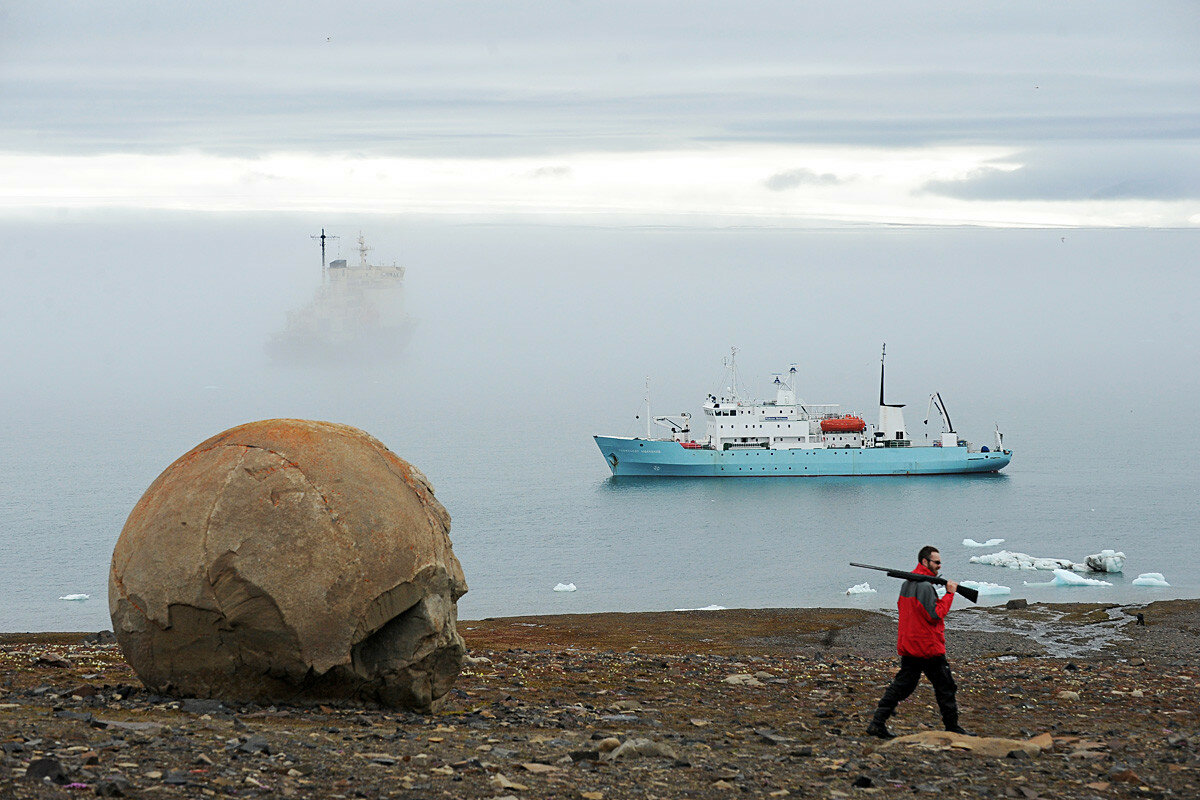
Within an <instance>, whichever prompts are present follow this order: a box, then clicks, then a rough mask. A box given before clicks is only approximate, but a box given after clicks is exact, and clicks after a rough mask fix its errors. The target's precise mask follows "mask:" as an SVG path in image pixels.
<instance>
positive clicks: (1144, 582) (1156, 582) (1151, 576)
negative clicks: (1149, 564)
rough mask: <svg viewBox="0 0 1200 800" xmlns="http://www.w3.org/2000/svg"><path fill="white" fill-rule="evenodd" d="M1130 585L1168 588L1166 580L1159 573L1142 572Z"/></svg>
mask: <svg viewBox="0 0 1200 800" xmlns="http://www.w3.org/2000/svg"><path fill="white" fill-rule="evenodd" d="M1131 583H1132V584H1133V585H1134V586H1170V585H1171V584H1169V583H1167V579H1166V578H1164V577H1163V574H1162V573H1161V572H1143V573H1142V574H1141V575H1138V576H1137V577H1136V578H1134V579H1133V580H1132V581H1131Z"/></svg>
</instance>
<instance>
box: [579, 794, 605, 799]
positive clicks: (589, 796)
mask: <svg viewBox="0 0 1200 800" xmlns="http://www.w3.org/2000/svg"><path fill="white" fill-rule="evenodd" d="M579 796H580V797H582V798H583V800H604V792H580V793H579Z"/></svg>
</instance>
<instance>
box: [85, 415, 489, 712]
mask: <svg viewBox="0 0 1200 800" xmlns="http://www.w3.org/2000/svg"><path fill="white" fill-rule="evenodd" d="M449 529H450V515H449V514H448V513H447V512H446V509H445V508H444V507H443V506H442V504H441V503H439V502H438V501H437V499H436V498H435V497H434V494H433V489H432V487H431V486H430V485H429V482H428V480H427V479H426V478H425V476H424V475H422V474H421V472H420V471H419V470H418V469H416V468H415V467H413V466H412V465H411V464H409V463H407V462H406V461H404V460H403V459H401V458H399V457H397V456H396V455H395V454H394V453H392V452H391V451H390V450H388V449H387V448H386V447H384V446H383V445H382V444H381V443H380V442H379V441H377V440H376V439H374V438H372V437H371V436H369V435H367V434H366V433H364V432H362V431H360V430H358V429H356V428H352V427H350V426H347V425H338V424H335V423H329V422H316V421H310V420H295V419H275V420H264V421H261V422H251V423H248V424H245V425H240V426H238V427H236V428H232V429H230V430H228V431H225V432H224V433H221V434H218V435H217V436H214V437H212V438H211V439H209V440H207V441H205V442H203V443H201V444H199V445H197V446H196V447H195V448H193V449H192V450H190V451H189V452H187V453H185V454H184V455H183V456H181V457H180V458H179V459H177V460H176V461H175V463H173V464H171V466H169V467H167V469H166V470H165V471H164V472H163V473H162V474H161V475H159V476H158V478H157V479H156V480H155V481H154V483H152V484H151V485H150V488H149V489H147V490H146V493H145V494H144V495H143V496H142V498H141V500H139V501H138V503H137V505H136V506H135V507H134V509H133V511H132V513H130V515H129V519H128V521H127V522H126V523H125V527H124V529H123V530H122V531H121V536H120V538H119V539H118V541H117V544H116V548H115V549H114V551H113V560H112V569H111V572H110V574H109V590H108V596H109V611H110V613H111V614H112V620H113V630H114V631H115V633H116V636H117V640H118V642H119V643H120V645H121V649H122V650H123V651H124V653H125V656H126V658H127V660H128V661H129V663H130V665H131V666H132V667H133V669H134V670H135V671H136V672H137V674H138V677H140V678H141V679H142V681H143V682H145V684H146V685H147V686H148V687H150V688H151V689H153V690H155V691H159V692H163V693H168V694H176V695H186V696H195V697H211V698H222V699H229V700H238V701H255V702H265V701H275V700H281V701H291V702H303V701H306V700H309V701H319V700H332V699H351V700H363V701H367V702H376V703H381V704H383V705H387V706H397V707H405V708H410V709H413V710H429V709H432V708H434V707H436V706H437V705H438V703H439V701H440V700H441V698H442V697H443V696H444V695H445V694H446V692H448V691H449V690H450V688H451V686H452V684H453V682H454V679H455V677H456V676H457V675H458V673H459V670H460V669H461V667H462V658H463V652H464V649H463V643H462V638H461V637H460V636H459V634H458V632H457V629H456V617H457V605H456V603H457V600H458V598H459V597H461V596H462V595H463V594H464V593H465V592H466V591H467V584H466V580H465V578H464V577H463V572H462V567H461V565H460V564H459V563H458V559H457V558H455V556H454V552H453V550H452V549H451V545H450V537H449Z"/></svg>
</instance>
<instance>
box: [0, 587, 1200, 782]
mask: <svg viewBox="0 0 1200 800" xmlns="http://www.w3.org/2000/svg"><path fill="white" fill-rule="evenodd" d="M1135 608H1136V609H1138V611H1137V613H1142V614H1143V619H1144V622H1145V624H1144V625H1138V624H1137V622H1136V618H1135V617H1134V616H1132V615H1131V613H1130V612H1134V610H1135ZM956 617H958V619H957V620H956ZM948 620H949V621H950V623H951V625H950V626H949V630H948V633H947V639H948V644H949V651H950V652H949V657H950V661H951V664H952V666H953V669H954V674H955V677H956V680H957V681H958V683H959V687H960V688H959V705H960V707H961V708H962V711H963V717H962V724H963V725H964V727H966V728H967V729H968V730H969V731H971V732H972V733H974V734H976V736H972V737H964V738H963V739H961V740H958V741H951V740H948V739H945V738H944V737H939V734H938V732H937V730H938V727H939V725H938V722H939V720H938V717H937V711H936V706H935V704H934V703H933V697H932V692H931V691H930V690H929V687H928V685H927V684H922V686H921V687H919V688H918V690H917V692H916V693H915V694H914V695H913V697H911V698H909V700H907V701H905V702H904V703H903V704H902V705H901V707H900V709H899V711H898V713H897V715H896V716H895V717H894V718H893V719H892V720H891V721H890V722H889V726H890V727H891V728H892V730H893V732H895V733H897V734H900V735H905V736H907V737H910V738H906V739H902V740H900V741H898V742H891V743H886V744H885V743H884V742H882V741H880V740H878V739H874V738H871V737H868V736H866V735H865V733H864V729H865V727H866V724H867V721H868V720H869V718H870V714H871V712H872V710H873V708H874V704H875V701H876V700H877V699H878V697H879V695H880V694H881V693H882V691H883V689H884V687H885V686H886V685H887V683H888V681H890V679H891V677H892V674H893V672H894V670H895V654H894V651H892V649H891V648H892V647H893V646H894V641H895V639H894V637H895V623H894V620H893V619H891V618H890V617H889V615H887V614H884V613H881V612H875V611H865V610H857V609H820V608H817V609H742V610H737V609H732V610H726V611H687V612H640V613H638V612H635V613H608V614H573V615H552V616H534V617H507V618H492V619H487V620H471V621H464V622H463V623H461V624H460V630H461V632H462V634H463V636H464V639H465V640H466V642H467V646H468V650H469V655H470V657H469V658H468V659H467V663H466V665H465V666H464V668H463V671H462V673H461V674H460V676H459V678H458V680H457V681H456V683H455V686H454V688H453V689H452V690H451V692H450V694H449V695H447V698H446V701H445V703H444V704H443V705H442V706H441V707H440V708H439V709H438V710H437V711H436V712H434V713H429V714H423V715H422V714H413V713H409V712H405V711H398V710H395V709H386V708H379V707H373V706H364V705H360V704H352V703H338V704H335V703H330V704H322V705H315V706H313V705H306V706H299V705H287V704H282V703H281V704H277V705H272V706H267V707H263V706H261V705H255V704H232V703H231V704H229V705H226V704H224V703H222V702H220V701H219V700H211V699H188V698H172V697H163V696H159V695H155V694H152V693H150V692H148V691H147V690H145V689H144V688H143V687H142V686H141V685H140V683H139V682H138V680H137V678H136V677H135V676H134V675H133V672H132V670H131V669H130V668H129V666H128V665H127V664H126V663H125V661H124V659H123V658H122V655H121V651H120V648H119V647H118V646H117V645H115V644H89V643H83V639H84V638H92V637H95V634H74V633H40V634H39V633H31V634H20V633H15V634H14V633H9V634H0V797H5V798H9V797H12V798H20V799H21V800H24V799H25V798H39V799H41V798H64V797H68V796H75V797H78V796H80V791H83V790H86V791H84V794H88V795H93V794H98V795H101V796H125V797H139V796H145V797H151V796H153V797H171V798H175V797H178V798H196V797H216V798H225V797H239V798H241V797H275V796H281V797H288V798H314V799H315V798H326V797H329V798H335V800H341V799H342V798H345V799H346V800H350V798H359V797H363V798H412V799H413V800H416V798H425V799H426V800H428V798H431V797H448V796H449V797H460V798H465V799H467V800H475V799H476V798H478V800H488V799H492V800H494V799H495V798H509V797H516V798H571V799H572V800H616V798H627V797H628V798H639V799H641V800H659V799H660V798H675V797H688V798H697V800H724V799H725V798H729V797H732V796H742V795H747V796H751V797H756V798H758V797H761V798H771V797H787V796H795V797H821V798H835V799H836V800H840V799H841V798H851V797H865V796H866V794H865V793H864V792H863V790H867V791H868V792H869V793H871V794H875V795H878V796H880V797H888V798H891V797H895V798H899V797H906V798H907V797H911V796H913V795H914V794H917V795H923V796H934V795H937V796H945V795H946V794H947V793H951V794H960V793H964V792H965V793H967V794H968V795H970V796H979V797H1013V796H1015V797H1026V798H1036V797H1056V798H1087V799H1088V800H1091V798H1107V797H1127V796H1136V797H1170V796H1178V797H1195V796H1200V703H1198V702H1197V699H1198V698H1200V667H1198V664H1200V657H1198V656H1200V601H1157V602H1154V603H1150V604H1148V605H1145V606H1138V607H1130V606H1125V607H1117V606H1111V605H1107V604H1054V605H1053V606H1049V605H1048V606H1039V605H1036V604H1035V605H1032V606H1030V607H1028V608H1026V609H1013V610H1009V609H1004V608H1003V607H989V608H985V609H967V610H964V609H954V610H952V611H951V613H950V615H949V617H948ZM1005 626H1007V628H1006V627H1005ZM1047 630H1048V631H1050V632H1051V633H1054V634H1056V635H1057V636H1058V639H1057V641H1075V640H1078V642H1077V643H1089V642H1090V643H1091V644H1092V645H1094V647H1092V648H1091V649H1084V650H1082V651H1081V654H1077V655H1072V656H1069V657H1065V656H1064V657H1053V656H1049V655H1048V654H1047V649H1046V646H1045V641H1046V640H1045V639H1039V638H1038V637H1039V636H1041V635H1042V634H1044V633H1045V632H1046V631H1047ZM1080 646H1082V645H1080ZM613 754H617V755H613ZM43 776H44V777H45V779H43ZM46 779H48V780H49V782H47V780H46ZM68 785H71V786H74V788H75V789H77V790H80V791H72V790H69V789H67V788H66V787H67V786H68Z"/></svg>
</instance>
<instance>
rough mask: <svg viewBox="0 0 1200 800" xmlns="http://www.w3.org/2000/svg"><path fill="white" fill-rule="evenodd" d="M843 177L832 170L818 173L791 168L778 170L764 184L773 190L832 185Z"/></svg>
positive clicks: (780, 190) (840, 181) (839, 181)
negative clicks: (782, 170) (783, 170)
mask: <svg viewBox="0 0 1200 800" xmlns="http://www.w3.org/2000/svg"><path fill="white" fill-rule="evenodd" d="M843 182H844V181H842V179H841V178H839V177H838V176H837V175H834V174H833V173H831V172H824V173H818V172H814V171H812V170H811V169H803V168H801V169H789V170H787V171H785V172H776V173H775V174H774V175H772V176H771V177H769V178H767V179H766V180H765V181H763V185H764V186H766V187H767V188H768V189H770V190H771V191H773V192H782V191H785V190H787V189H795V188H796V187H797V186H832V185H836V184H839V183H843Z"/></svg>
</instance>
